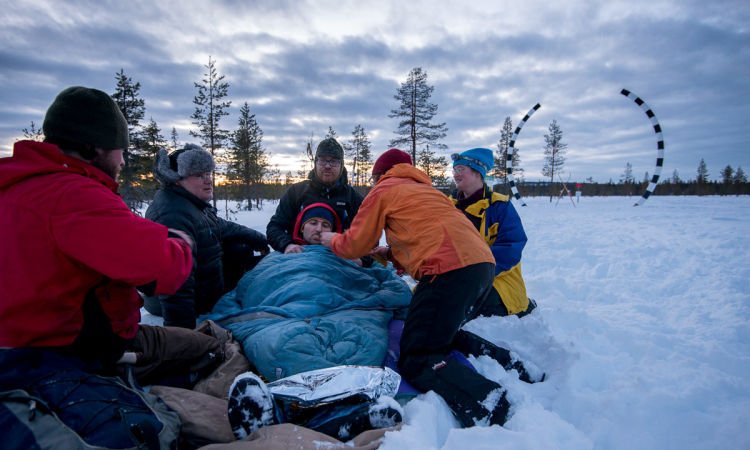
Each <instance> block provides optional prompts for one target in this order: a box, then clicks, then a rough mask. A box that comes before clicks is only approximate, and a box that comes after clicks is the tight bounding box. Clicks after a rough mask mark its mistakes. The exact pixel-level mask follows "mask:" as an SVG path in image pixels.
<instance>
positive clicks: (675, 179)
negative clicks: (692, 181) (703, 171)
mask: <svg viewBox="0 0 750 450" xmlns="http://www.w3.org/2000/svg"><path fill="white" fill-rule="evenodd" d="M672 183H673V184H680V183H682V179H680V174H679V172H677V169H675V170H674V171H673V172H672Z"/></svg>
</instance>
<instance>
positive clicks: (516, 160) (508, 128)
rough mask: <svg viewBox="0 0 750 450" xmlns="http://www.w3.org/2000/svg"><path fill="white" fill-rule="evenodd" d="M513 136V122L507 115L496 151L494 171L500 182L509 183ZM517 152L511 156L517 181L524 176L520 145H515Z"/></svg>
mask: <svg viewBox="0 0 750 450" xmlns="http://www.w3.org/2000/svg"><path fill="white" fill-rule="evenodd" d="M512 137H513V122H512V121H511V120H510V117H509V116H507V117H505V121H504V122H503V127H502V128H501V129H500V139H499V140H498V141H497V150H496V151H495V169H494V171H493V173H492V175H493V176H494V177H496V178H497V179H498V182H500V183H502V184H507V183H508V170H507V163H508V151H509V150H510V140H511V138H512ZM514 148H515V150H516V151H515V152H514V153H513V156H512V157H511V168H512V169H513V177H514V178H515V179H516V181H518V180H520V179H521V178H523V169H521V167H520V165H521V157H520V156H519V153H518V147H514Z"/></svg>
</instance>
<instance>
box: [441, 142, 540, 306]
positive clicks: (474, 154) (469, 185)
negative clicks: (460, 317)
mask: <svg viewBox="0 0 750 450" xmlns="http://www.w3.org/2000/svg"><path fill="white" fill-rule="evenodd" d="M451 158H452V159H453V179H454V180H455V182H456V191H455V192H454V193H453V194H452V195H451V197H450V198H451V201H453V203H454V204H455V205H456V207H457V208H458V209H459V210H461V211H463V213H464V215H466V217H467V218H468V219H469V220H470V221H471V223H473V224H474V227H475V228H476V229H477V230H478V231H479V234H481V235H482V237H483V238H484V240H485V242H486V243H487V245H489V246H490V250H492V254H493V255H494V257H495V279H494V281H493V282H492V287H493V289H492V292H491V293H490V296H489V298H488V299H487V302H486V303H485V305H484V307H483V309H482V311H480V314H481V315H486V316H493V315H496V316H507V315H511V314H516V315H518V316H519V317H521V316H524V315H526V314H528V313H530V312H531V311H532V310H533V309H534V308H535V307H536V303H535V302H534V301H533V300H531V299H529V298H528V296H527V295H526V284H525V283H524V281H523V275H522V274H521V253H522V252H523V248H524V246H526V233H525V232H524V230H523V224H522V223H521V218H520V217H519V216H518V212H516V209H515V208H514V207H513V204H512V203H511V202H510V197H508V196H507V195H503V194H500V193H498V192H492V189H491V188H490V187H489V186H488V185H487V183H485V181H484V180H485V178H486V176H487V171H488V170H491V169H492V167H494V165H495V160H494V157H493V155H492V150H490V149H488V148H472V149H469V150H466V151H465V152H462V153H455V154H453V155H451Z"/></svg>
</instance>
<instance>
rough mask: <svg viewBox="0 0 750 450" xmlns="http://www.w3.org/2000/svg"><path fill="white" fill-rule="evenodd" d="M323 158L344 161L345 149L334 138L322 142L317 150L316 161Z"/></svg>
mask: <svg viewBox="0 0 750 450" xmlns="http://www.w3.org/2000/svg"><path fill="white" fill-rule="evenodd" d="M323 156H328V157H330V158H335V159H339V160H343V159H344V148H343V147H341V144H339V143H338V141H337V140H336V139H334V138H326V139H323V140H322V141H320V144H318V148H317V150H315V159H318V158H320V157H323Z"/></svg>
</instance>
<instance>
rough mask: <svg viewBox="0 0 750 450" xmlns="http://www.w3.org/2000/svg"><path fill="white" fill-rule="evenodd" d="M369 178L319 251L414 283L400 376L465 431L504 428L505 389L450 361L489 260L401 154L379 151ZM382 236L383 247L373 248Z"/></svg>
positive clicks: (484, 285)
mask: <svg viewBox="0 0 750 450" xmlns="http://www.w3.org/2000/svg"><path fill="white" fill-rule="evenodd" d="M372 177H373V180H374V182H375V186H374V187H373V188H372V190H370V192H369V193H368V194H367V196H366V197H365V199H364V201H363V202H362V205H361V206H360V208H359V212H358V213H357V216H356V217H355V218H354V221H353V222H352V225H351V227H350V228H349V230H347V231H345V232H344V233H343V234H339V233H330V232H328V233H325V232H324V233H322V243H323V245H325V246H328V247H330V248H331V249H332V250H333V252H334V253H335V254H337V255H338V256H340V257H342V258H357V257H360V256H363V255H367V254H371V253H372V254H377V255H378V256H379V257H381V258H386V257H387V258H388V259H389V260H391V261H393V263H394V265H395V266H397V267H398V266H400V267H402V268H403V269H404V270H405V271H406V272H407V273H408V274H409V275H411V276H412V278H414V279H415V280H418V281H419V283H418V284H417V287H416V289H415V290H414V296H413V298H412V301H411V304H410V306H409V311H408V314H407V316H406V321H405V323H404V330H403V334H402V336H401V345H400V351H401V353H400V357H399V361H398V367H399V370H400V372H401V376H403V377H404V379H406V380H407V381H408V382H410V383H411V384H412V385H413V386H414V387H416V388H417V389H420V390H422V391H424V392H427V391H430V390H432V391H435V392H436V393H437V394H439V395H440V396H442V397H443V399H445V401H446V403H447V404H448V406H450V408H451V410H452V411H453V414H454V415H455V417H456V418H457V419H458V421H459V422H460V423H461V425H462V426H464V427H469V426H473V425H476V424H485V425H488V424H493V425H494V424H497V425H503V424H504V423H505V421H506V419H507V415H508V410H509V407H510V404H509V402H508V400H507V399H506V393H505V389H504V388H503V387H502V386H501V385H499V384H498V383H496V382H494V381H492V380H489V379H487V378H485V377H483V376H482V375H480V374H479V373H477V372H475V371H474V370H472V369H471V368H469V367H467V366H466V365H464V364H462V363H461V362H460V361H459V360H457V359H456V358H454V357H453V356H452V354H451V352H452V350H454V349H456V347H457V344H458V343H457V342H456V337H457V335H458V333H459V330H460V328H461V326H462V325H463V324H464V323H465V322H466V321H468V320H470V319H473V318H474V317H476V315H477V313H478V312H479V311H480V310H481V308H482V306H483V304H484V303H485V301H486V299H487V297H488V295H489V293H490V290H491V289H492V279H493V278H494V273H495V260H494V258H493V256H492V253H491V252H490V250H489V248H488V247H487V244H485V242H484V240H483V239H482V237H481V236H480V235H479V233H478V232H477V230H476V229H475V228H474V226H473V225H472V224H471V222H469V221H468V220H467V219H466V217H464V215H463V213H461V211H459V210H458V209H456V208H455V207H454V206H453V204H452V203H451V201H450V200H448V197H446V196H445V195H443V194H442V193H440V192H439V191H438V190H436V189H435V188H434V187H432V182H431V180H430V177H429V176H427V174H425V173H424V172H422V171H421V170H419V169H417V168H416V167H414V166H413V165H412V162H411V157H410V156H409V154H408V153H406V152H404V151H402V150H399V149H390V150H388V151H386V152H385V153H383V154H382V155H381V156H380V157H379V158H378V159H377V161H376V162H375V164H374V166H373V168H372ZM383 230H385V238H386V241H387V242H388V245H389V246H388V247H376V246H377V244H378V242H379V240H380V236H381V233H382V232H383ZM373 248H375V250H373Z"/></svg>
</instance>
